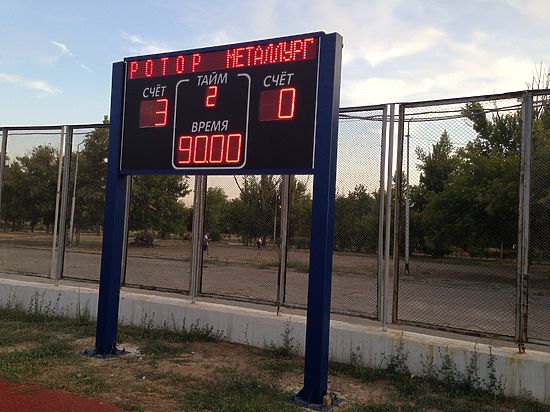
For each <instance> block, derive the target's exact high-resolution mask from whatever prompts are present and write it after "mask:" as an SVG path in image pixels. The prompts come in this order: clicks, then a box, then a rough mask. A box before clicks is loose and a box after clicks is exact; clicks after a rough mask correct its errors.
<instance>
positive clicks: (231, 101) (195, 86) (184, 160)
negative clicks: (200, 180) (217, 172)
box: [172, 72, 251, 169]
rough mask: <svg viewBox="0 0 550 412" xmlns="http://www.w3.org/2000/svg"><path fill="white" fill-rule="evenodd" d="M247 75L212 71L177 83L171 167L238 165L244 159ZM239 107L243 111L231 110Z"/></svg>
mask: <svg viewBox="0 0 550 412" xmlns="http://www.w3.org/2000/svg"><path fill="white" fill-rule="evenodd" d="M250 86H251V79H250V76H249V75H248V74H246V73H234V72H211V73H200V74H197V75H192V76H190V77H188V78H184V79H181V80H180V81H179V82H178V83H177V84H176V93H175V95H176V97H175V104H174V106H175V108H174V123H173V124H174V132H173V148H172V165H173V167H174V168H175V169H186V168H189V167H193V169H225V168H231V169H236V168H242V167H244V165H245V163H246V149H247V142H248V123H249V115H250ZM237 107H241V108H245V107H246V110H234V108H237Z"/></svg>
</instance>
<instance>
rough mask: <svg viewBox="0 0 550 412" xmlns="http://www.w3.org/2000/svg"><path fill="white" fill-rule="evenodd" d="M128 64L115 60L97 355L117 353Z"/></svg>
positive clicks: (124, 197)
mask: <svg viewBox="0 0 550 412" xmlns="http://www.w3.org/2000/svg"><path fill="white" fill-rule="evenodd" d="M124 75H125V65H124V63H123V62H117V63H114V64H113V78H112V86H111V90H112V91H111V117H110V127H109V153H108V165H107V190H106V194H105V215H104V226H103V246H102V253H101V274H100V283H99V298H98V306H97V328H96V341H95V353H94V354H95V355H99V356H105V355H112V354H116V352H117V349H116V340H117V327H118V307H119V301H120V277H121V268H122V259H123V243H124V217H125V213H126V191H127V189H128V188H127V179H126V176H124V175H122V174H120V173H119V162H120V150H121V136H122V109H123V92H124Z"/></svg>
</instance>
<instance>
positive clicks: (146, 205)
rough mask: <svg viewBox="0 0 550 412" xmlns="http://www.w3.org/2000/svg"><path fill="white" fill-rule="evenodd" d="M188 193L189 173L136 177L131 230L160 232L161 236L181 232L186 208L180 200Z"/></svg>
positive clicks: (131, 207)
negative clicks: (185, 174)
mask: <svg viewBox="0 0 550 412" xmlns="http://www.w3.org/2000/svg"><path fill="white" fill-rule="evenodd" d="M188 193H189V184H188V178H187V176H180V175H145V176H133V178H132V198H131V199H132V200H131V203H130V230H136V231H144V232H147V233H153V232H157V233H158V235H159V236H160V237H161V238H166V237H167V236H168V234H170V233H177V234H182V231H183V229H184V228H185V227H186V225H185V222H186V217H187V209H186V207H185V206H184V205H183V204H182V203H180V201H179V200H180V199H181V198H183V197H184V196H185V195H187V194H188Z"/></svg>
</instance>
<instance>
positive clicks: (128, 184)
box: [120, 175, 133, 286]
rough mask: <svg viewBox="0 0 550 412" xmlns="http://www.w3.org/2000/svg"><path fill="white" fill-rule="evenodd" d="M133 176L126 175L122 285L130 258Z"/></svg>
mask: <svg viewBox="0 0 550 412" xmlns="http://www.w3.org/2000/svg"><path fill="white" fill-rule="evenodd" d="M132 182H133V180H132V176H131V175H128V176H126V187H127V190H126V199H125V200H124V210H125V212H124V233H123V234H122V236H123V238H122V262H121V263H120V286H124V285H125V284H126V260H128V231H129V229H130V228H129V225H130V202H131V201H132Z"/></svg>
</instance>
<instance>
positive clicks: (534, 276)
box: [526, 93, 550, 343]
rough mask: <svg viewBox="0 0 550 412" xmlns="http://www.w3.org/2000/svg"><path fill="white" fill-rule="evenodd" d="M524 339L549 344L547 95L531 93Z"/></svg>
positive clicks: (549, 151)
mask: <svg viewBox="0 0 550 412" xmlns="http://www.w3.org/2000/svg"><path fill="white" fill-rule="evenodd" d="M531 153H532V155H531V173H530V174H529V175H530V216H529V217H530V219H529V227H530V233H529V235H530V236H529V277H528V279H527V280H526V281H527V282H528V285H529V296H528V299H529V300H528V309H527V316H528V317H527V337H528V339H529V340H530V341H544V342H546V343H548V342H550V321H549V319H550V94H548V93H542V94H538V93H534V102H533V123H532V150H531Z"/></svg>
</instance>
